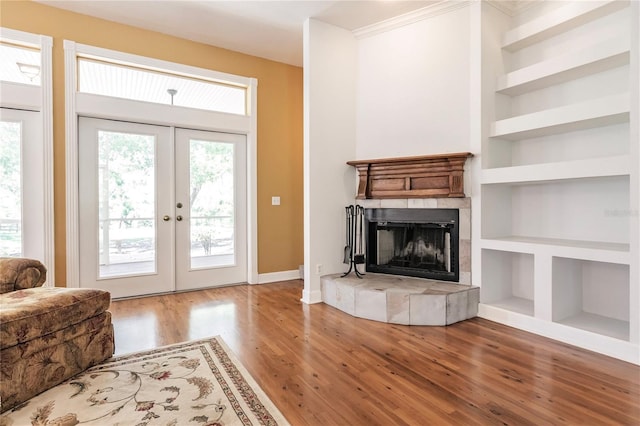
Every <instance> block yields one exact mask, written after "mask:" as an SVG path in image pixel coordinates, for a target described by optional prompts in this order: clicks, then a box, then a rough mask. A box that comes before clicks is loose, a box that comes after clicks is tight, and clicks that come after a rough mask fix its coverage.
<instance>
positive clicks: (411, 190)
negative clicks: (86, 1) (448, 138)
mask: <svg viewBox="0 0 640 426" xmlns="http://www.w3.org/2000/svg"><path fill="white" fill-rule="evenodd" d="M469 157H473V154H471V153H470V152H458V153H454V154H440V155H424V156H419V157H399V158H382V159H377V160H356V161H347V164H348V165H350V166H354V167H355V168H356V170H357V171H358V194H357V196H356V198H357V199H360V200H362V199H367V198H447V197H450V198H461V197H464V196H465V195H464V179H463V173H464V163H465V161H466V160H467V158H469Z"/></svg>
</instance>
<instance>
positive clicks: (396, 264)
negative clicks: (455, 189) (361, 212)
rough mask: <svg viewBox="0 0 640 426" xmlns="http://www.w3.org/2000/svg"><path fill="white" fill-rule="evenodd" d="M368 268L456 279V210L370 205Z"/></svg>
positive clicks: (373, 270)
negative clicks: (376, 207) (380, 207)
mask: <svg viewBox="0 0 640 426" xmlns="http://www.w3.org/2000/svg"><path fill="white" fill-rule="evenodd" d="M367 219H368V220H367V222H368V223H367V226H366V229H367V231H368V232H367V234H368V235H367V271H370V272H378V273H387V274H397V275H407V276H414V277H423V278H433V279H438V280H447V281H458V275H459V274H458V228H457V226H458V211H457V210H455V209H373V210H369V211H368V213H367Z"/></svg>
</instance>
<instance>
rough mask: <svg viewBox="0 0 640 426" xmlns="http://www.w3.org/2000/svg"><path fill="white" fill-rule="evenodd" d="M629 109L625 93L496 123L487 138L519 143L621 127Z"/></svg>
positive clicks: (627, 119)
mask: <svg viewBox="0 0 640 426" xmlns="http://www.w3.org/2000/svg"><path fill="white" fill-rule="evenodd" d="M629 108H630V102H629V94H628V93H624V94H620V95H614V96H607V97H605V98H599V99H594V100H590V101H586V102H580V103H576V104H571V105H566V106H562V107H558V108H551V109H546V110H543V111H539V112H534V113H531V114H524V115H519V116H516V117H512V118H507V119H504V120H499V121H496V122H494V123H493V125H492V126H491V127H492V128H491V133H490V136H491V137H494V138H501V139H506V140H521V139H529V138H535V137H540V136H548V135H554V134H560V133H565V132H572V131H576V130H584V129H590V128H594V127H600V126H607V125H610V124H618V123H624V122H627V121H629Z"/></svg>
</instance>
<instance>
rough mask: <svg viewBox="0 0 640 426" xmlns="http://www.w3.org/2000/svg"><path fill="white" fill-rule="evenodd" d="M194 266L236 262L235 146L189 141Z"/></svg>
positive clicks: (192, 263)
mask: <svg viewBox="0 0 640 426" xmlns="http://www.w3.org/2000/svg"><path fill="white" fill-rule="evenodd" d="M189 158H190V170H189V174H190V177H189V182H190V203H189V205H190V206H191V211H190V217H191V221H190V237H191V268H210V267H217V266H231V265H234V264H235V252H234V242H235V237H234V230H235V223H234V208H235V206H234V171H233V162H234V146H233V144H231V143H223V142H211V141H203V140H195V139H191V140H190V142H189Z"/></svg>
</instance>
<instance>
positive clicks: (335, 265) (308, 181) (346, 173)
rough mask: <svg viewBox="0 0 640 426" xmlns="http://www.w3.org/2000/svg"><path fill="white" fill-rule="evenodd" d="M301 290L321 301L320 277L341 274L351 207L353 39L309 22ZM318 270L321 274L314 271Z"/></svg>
mask: <svg viewBox="0 0 640 426" xmlns="http://www.w3.org/2000/svg"><path fill="white" fill-rule="evenodd" d="M303 37H304V266H305V270H304V290H303V294H302V301H303V302H305V303H318V302H321V301H322V297H321V292H320V275H324V274H330V273H337V272H341V271H342V270H343V269H344V267H345V265H343V264H342V256H343V253H344V245H345V241H344V220H345V219H344V206H346V205H348V204H353V201H354V200H353V198H354V194H355V183H354V182H355V170H354V169H353V167H351V166H348V165H347V164H346V162H347V161H349V160H353V159H354V158H355V136H356V128H355V111H356V101H355V100H356V83H355V79H356V67H357V64H356V47H357V45H356V40H355V38H354V36H353V34H352V33H351V32H350V31H346V30H343V29H341V28H338V27H335V26H333V25H329V24H325V23H323V22H321V21H317V20H314V19H309V20H307V21H306V22H305V25H304V36H303ZM318 268H320V270H319V269H318Z"/></svg>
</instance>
